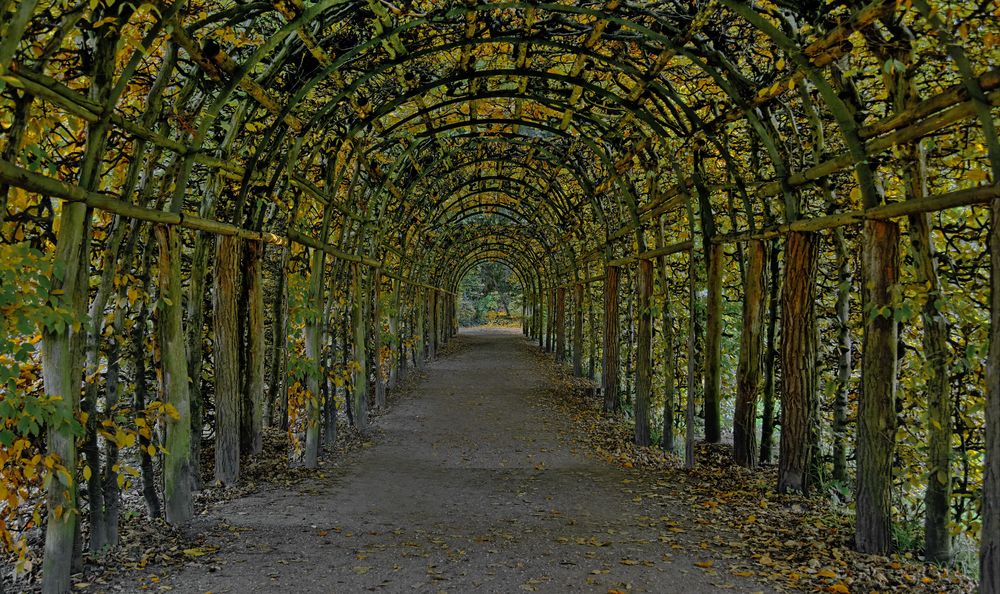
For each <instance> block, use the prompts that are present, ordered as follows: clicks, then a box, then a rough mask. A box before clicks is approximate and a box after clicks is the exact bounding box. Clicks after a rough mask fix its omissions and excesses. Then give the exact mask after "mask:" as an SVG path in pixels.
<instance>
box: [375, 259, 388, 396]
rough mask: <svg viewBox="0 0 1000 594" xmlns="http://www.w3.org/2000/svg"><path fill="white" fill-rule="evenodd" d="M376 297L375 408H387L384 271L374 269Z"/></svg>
mask: <svg viewBox="0 0 1000 594" xmlns="http://www.w3.org/2000/svg"><path fill="white" fill-rule="evenodd" d="M372 279H373V280H372V285H373V288H374V293H375V298H374V306H373V307H372V332H373V333H374V334H372V339H373V341H374V343H375V408H376V409H378V410H385V375H384V372H385V369H384V367H383V361H382V273H381V271H379V270H378V269H377V268H376V269H375V270H373V271H372Z"/></svg>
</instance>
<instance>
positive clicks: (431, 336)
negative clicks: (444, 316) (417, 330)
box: [427, 289, 438, 359]
mask: <svg viewBox="0 0 1000 594" xmlns="http://www.w3.org/2000/svg"><path fill="white" fill-rule="evenodd" d="M427 323H428V328H427V347H428V354H427V358H428V359H434V357H437V351H438V295H437V291H435V290H433V289H427Z"/></svg>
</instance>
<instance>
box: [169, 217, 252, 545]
mask: <svg viewBox="0 0 1000 594" xmlns="http://www.w3.org/2000/svg"><path fill="white" fill-rule="evenodd" d="M155 231H156V240H157V242H158V243H159V245H160V259H159V272H160V280H159V287H160V301H161V302H162V306H161V313H160V316H159V318H160V320H159V324H158V329H159V334H160V365H161V367H162V373H161V377H160V382H161V384H160V385H161V387H160V393H161V394H162V398H163V400H164V402H166V403H167V404H169V405H171V406H173V408H174V409H175V411H176V413H177V417H176V418H173V417H172V416H171V417H168V418H167V419H166V420H165V423H164V427H165V429H164V433H165V435H164V442H165V443H166V447H167V454H166V455H165V456H164V459H163V504H164V505H163V507H164V511H165V512H166V513H165V515H166V519H167V522H169V523H171V524H173V525H175V526H176V525H180V524H184V523H185V522H187V521H188V520H190V519H191V517H192V516H193V515H194V502H193V501H192V499H191V463H190V460H191V458H190V456H191V405H190V398H191V393H190V392H189V391H188V379H189V378H188V373H187V358H186V357H187V353H186V352H185V350H184V328H183V325H182V324H183V320H184V309H183V305H182V299H183V288H182V286H181V247H180V238H179V237H178V236H177V229H176V228H174V227H165V226H157V227H156V228H155ZM237 462H238V459H237Z"/></svg>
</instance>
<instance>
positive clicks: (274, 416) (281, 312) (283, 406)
mask: <svg viewBox="0 0 1000 594" xmlns="http://www.w3.org/2000/svg"><path fill="white" fill-rule="evenodd" d="M290 254H291V250H289V248H288V246H282V247H281V266H280V268H279V270H278V274H277V277H276V278H275V279H274V280H275V296H274V309H273V317H272V323H271V383H270V385H268V393H267V400H266V405H265V406H266V408H267V412H268V414H267V415H266V416H267V423H268V425H271V426H274V425H279V426H281V428H282V429H287V428H288V427H287V425H284V424H282V420H283V419H286V418H287V411H288V380H287V375H288V365H287V354H288V283H287V281H286V278H285V277H286V275H287V270H288V258H289V256H290Z"/></svg>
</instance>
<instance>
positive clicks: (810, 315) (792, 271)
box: [778, 232, 819, 493]
mask: <svg viewBox="0 0 1000 594" xmlns="http://www.w3.org/2000/svg"><path fill="white" fill-rule="evenodd" d="M818 245H819V242H818V241H816V236H815V235H814V234H812V233H801V232H793V233H789V234H788V236H787V238H786V245H785V280H784V283H783V285H784V286H783V287H782V291H781V320H782V333H781V369H782V371H783V376H782V384H783V388H784V389H783V390H782V392H781V444H780V454H779V459H778V490H779V491H781V492H783V493H785V492H796V493H806V492H808V489H809V487H810V485H809V479H810V477H809V469H810V468H811V466H812V464H811V462H812V456H813V454H814V453H815V452H814V448H815V445H816V442H815V440H816V427H815V418H816V407H817V404H818V403H817V395H816V338H817V337H816V312H815V309H814V307H815V302H816V265H817V256H818Z"/></svg>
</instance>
